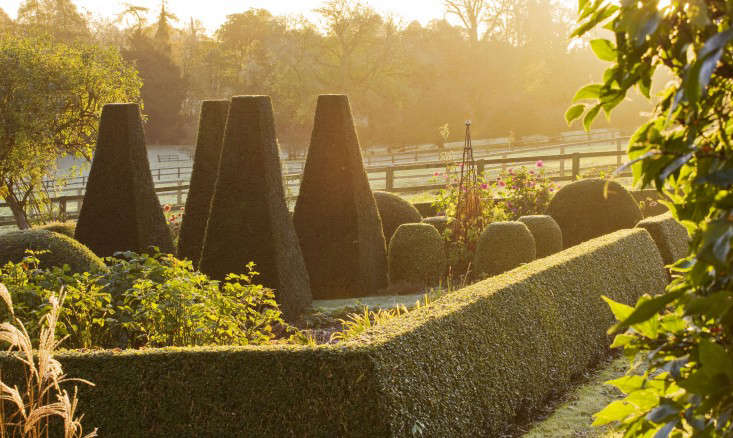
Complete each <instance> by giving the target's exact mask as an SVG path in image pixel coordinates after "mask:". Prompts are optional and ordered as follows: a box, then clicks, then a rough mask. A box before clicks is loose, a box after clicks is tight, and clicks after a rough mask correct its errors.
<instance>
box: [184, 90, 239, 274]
mask: <svg viewBox="0 0 733 438" xmlns="http://www.w3.org/2000/svg"><path fill="white" fill-rule="evenodd" d="M228 113H229V101H228V100H205V101H203V102H201V116H200V120H199V130H198V135H197V137H196V155H195V157H194V161H193V170H192V171H191V182H190V183H189V189H188V196H187V198H186V209H185V211H184V215H183V222H182V223H181V227H180V231H179V237H178V257H179V258H181V259H189V260H191V261H192V262H193V265H194V266H198V264H199V259H200V258H201V247H202V246H203V241H204V233H205V232H206V222H207V221H208V219H209V210H210V207H211V198H212V197H213V196H214V188H215V186H216V176H217V174H218V172H219V159H220V158H221V148H222V141H223V139H224V127H225V125H226V121H227V114H228Z"/></svg>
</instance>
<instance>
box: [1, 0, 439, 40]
mask: <svg viewBox="0 0 733 438" xmlns="http://www.w3.org/2000/svg"><path fill="white" fill-rule="evenodd" d="M73 1H74V3H75V4H76V5H77V6H78V7H79V8H80V9H82V10H88V11H89V12H91V13H92V14H93V15H96V16H105V17H114V16H115V15H117V14H119V13H120V12H121V11H122V10H123V9H125V6H124V4H125V3H131V4H134V5H139V6H145V7H149V8H151V9H156V10H157V9H158V8H160V0H73ZM21 3H23V0H0V7H1V8H2V9H4V10H5V12H7V13H8V15H10V16H11V17H12V18H15V17H16V15H17V12H18V6H20V4H21ZM363 3H366V4H368V5H369V6H371V7H373V8H374V9H376V10H377V11H379V12H380V13H382V14H385V13H391V14H395V15H397V16H400V17H402V18H403V19H404V20H405V21H406V22H411V21H413V20H418V21H420V22H421V23H423V24H426V23H428V22H429V21H430V20H432V19H435V18H443V14H444V12H443V2H442V0H364V1H363ZM322 4H323V0H204V1H201V0H168V9H170V10H171V11H172V12H173V13H174V14H176V15H177V16H178V18H179V20H180V22H182V23H186V22H188V21H189V18H190V17H195V18H197V19H199V20H201V22H202V24H203V25H204V26H205V27H206V29H207V30H208V31H209V32H212V31H214V30H216V29H217V28H218V27H219V26H220V25H221V24H222V23H224V21H225V20H226V16H227V15H228V14H233V13H237V12H243V11H245V10H247V9H250V8H263V9H268V10H269V11H270V12H272V13H273V14H274V15H289V14H303V15H305V16H307V17H309V18H312V17H314V15H315V14H314V13H313V9H315V8H318V7H319V6H321V5H322Z"/></svg>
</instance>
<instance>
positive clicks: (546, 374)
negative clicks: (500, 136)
mask: <svg viewBox="0 0 733 438" xmlns="http://www.w3.org/2000/svg"><path fill="white" fill-rule="evenodd" d="M665 283H666V274H665V272H664V268H663V265H662V260H661V257H660V255H659V252H658V250H657V248H656V246H655V244H654V241H653V240H652V239H651V237H650V236H649V234H648V233H647V232H646V230H641V229H635V230H623V231H619V232H617V233H614V234H611V235H607V236H603V237H600V238H598V239H594V240H592V241H589V242H586V243H583V244H581V245H578V246H576V247H574V248H571V249H568V250H565V251H563V252H560V253H558V254H555V255H552V256H550V257H546V258H544V259H541V260H537V261H535V262H532V263H530V264H527V265H525V266H522V267H520V268H518V269H515V270H513V271H511V272H508V273H506V274H504V275H500V276H497V277H493V278H491V279H489V280H485V281H483V282H479V283H476V284H474V285H472V286H470V287H468V288H465V289H462V290H459V291H457V292H454V293H452V294H449V295H446V296H444V297H442V298H440V299H438V300H436V301H435V302H433V303H432V304H431V305H430V306H429V307H427V308H421V309H418V310H416V311H413V312H410V313H409V314H408V315H406V316H403V317H400V318H396V319H393V320H390V321H388V322H386V323H385V324H382V325H380V326H377V327H376V328H374V329H371V330H370V331H369V332H367V334H365V335H364V336H362V337H361V338H360V339H357V340H355V341H352V342H348V343H344V344H337V345H322V346H318V347H295V346H268V347H240V348H209V349H165V350H148V351H137V352H136V351H131V352H122V353H115V352H110V351H101V352H91V353H69V354H64V355H61V356H60V357H59V359H60V360H61V362H62V363H63V365H64V371H65V372H67V374H69V375H70V376H73V377H82V378H87V379H90V380H91V381H93V382H94V383H95V384H96V386H95V387H87V386H83V385H82V386H80V391H79V399H80V405H79V412H82V413H84V414H85V417H84V423H85V424H86V425H87V428H88V429H89V428H91V427H92V426H93V427H99V428H100V435H101V436H105V437H129V436H146V437H171V436H175V437H199V436H219V437H232V436H253V437H260V436H261V437H270V436H365V437H366V436H369V437H372V436H410V435H411V433H412V431H413V430H420V431H422V435H423V436H461V437H469V436H470V437H473V436H499V435H500V434H501V433H502V432H503V431H505V430H506V428H507V426H509V425H510V424H512V423H513V422H514V421H515V420H516V419H517V418H518V417H519V418H522V417H524V416H526V415H531V413H532V412H533V410H534V409H536V408H538V407H542V406H544V401H545V400H546V398H547V397H548V396H550V395H552V394H556V393H557V392H560V391H563V390H565V389H567V388H568V386H569V385H570V382H571V381H572V379H573V378H574V377H576V376H579V375H581V374H582V373H583V372H584V371H585V370H586V369H587V367H588V366H590V365H591V364H593V363H595V362H596V361H597V360H599V359H600V358H601V357H602V356H603V355H604V354H606V353H607V348H608V345H609V341H610V339H609V337H608V336H607V334H606V330H607V329H608V327H609V326H610V325H611V324H612V323H613V321H614V318H613V316H612V315H611V312H610V311H609V309H608V306H607V305H606V304H605V303H604V302H603V301H602V300H601V295H606V296H609V297H610V298H612V299H614V300H617V301H621V302H624V303H634V302H635V301H636V300H637V299H638V297H639V296H641V295H642V294H644V293H652V294H654V293H659V292H661V291H662V290H663V288H664V286H665ZM0 358H2V357H1V356H0ZM2 359H3V360H4V361H5V362H3V363H1V364H0V365H1V366H2V369H3V376H4V377H5V376H7V377H8V378H9V379H10V380H13V379H12V378H11V375H15V376H17V375H18V369H17V367H11V366H10V364H8V363H7V360H8V359H7V357H5V358H2Z"/></svg>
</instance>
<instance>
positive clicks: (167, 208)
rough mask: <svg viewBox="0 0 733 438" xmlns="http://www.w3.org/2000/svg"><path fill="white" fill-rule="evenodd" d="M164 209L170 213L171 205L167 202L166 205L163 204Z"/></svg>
mask: <svg viewBox="0 0 733 438" xmlns="http://www.w3.org/2000/svg"><path fill="white" fill-rule="evenodd" d="M163 211H165V212H166V213H168V212H169V211H171V206H170V205H168V204H165V206H163Z"/></svg>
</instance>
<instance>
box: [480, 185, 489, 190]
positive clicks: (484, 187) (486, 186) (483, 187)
mask: <svg viewBox="0 0 733 438" xmlns="http://www.w3.org/2000/svg"><path fill="white" fill-rule="evenodd" d="M481 188H482V189H484V190H486V189H488V188H489V185H488V184H486V183H483V184H481Z"/></svg>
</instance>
